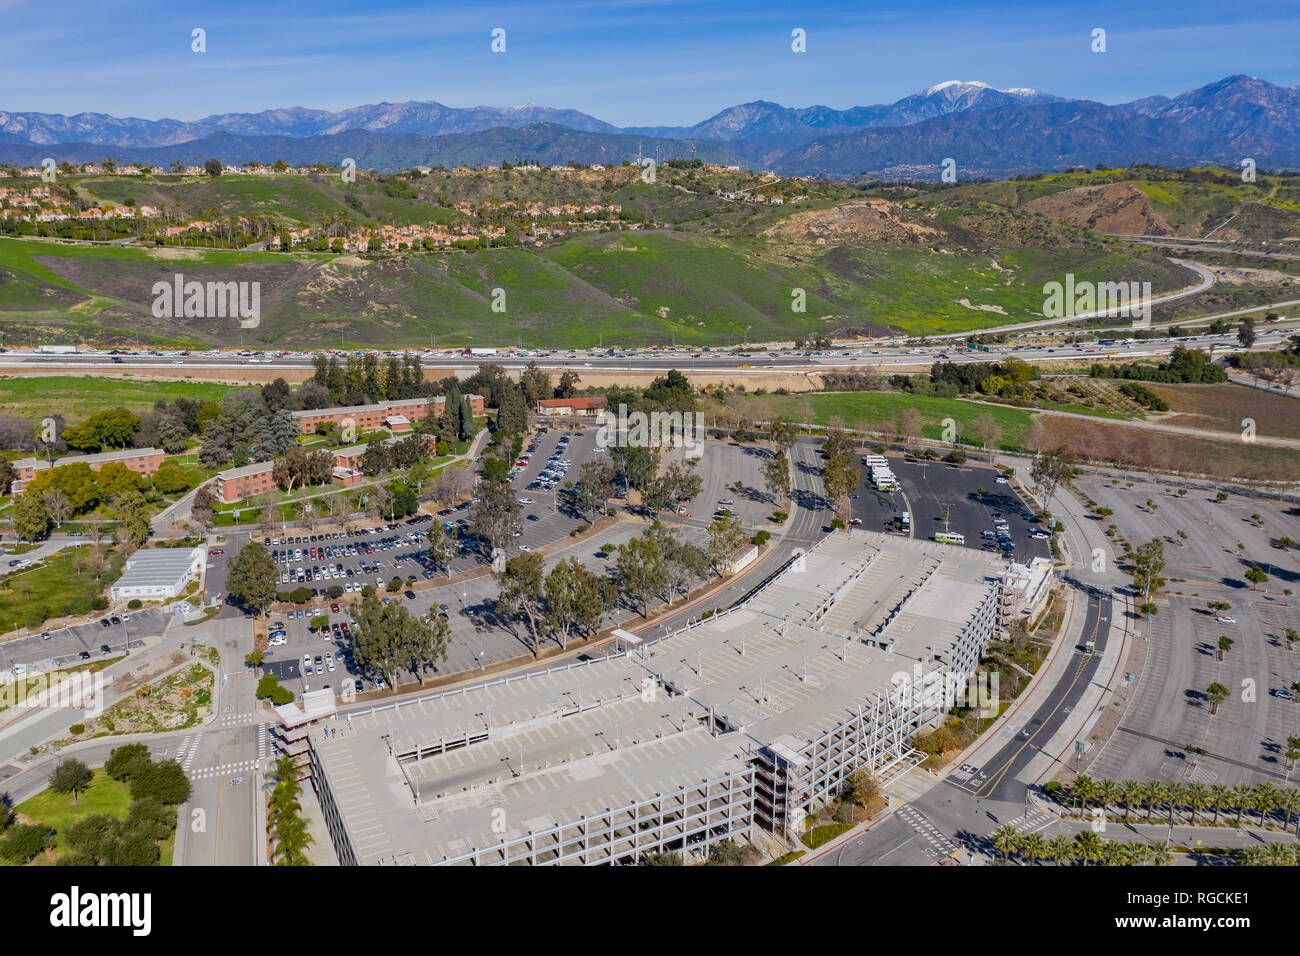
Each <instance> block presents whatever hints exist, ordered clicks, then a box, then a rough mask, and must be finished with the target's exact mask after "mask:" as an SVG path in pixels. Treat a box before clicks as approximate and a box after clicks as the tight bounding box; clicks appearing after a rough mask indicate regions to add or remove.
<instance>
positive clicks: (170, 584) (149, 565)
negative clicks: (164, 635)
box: [109, 547, 207, 601]
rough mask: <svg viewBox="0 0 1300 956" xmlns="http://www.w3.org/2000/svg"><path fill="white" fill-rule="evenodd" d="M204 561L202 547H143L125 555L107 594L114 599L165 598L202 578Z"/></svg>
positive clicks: (204, 554) (204, 555)
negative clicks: (121, 566) (123, 568)
mask: <svg viewBox="0 0 1300 956" xmlns="http://www.w3.org/2000/svg"><path fill="white" fill-rule="evenodd" d="M206 562H207V549H206V548H204V547H198V548H150V549H142V550H140V551H137V552H136V553H135V554H133V555H131V557H129V558H127V559H126V569H125V570H124V571H123V572H122V576H121V577H120V578H118V579H117V581H116V582H114V584H113V586H112V587H111V588H110V589H109V596H110V597H111V598H112V599H113V600H114V601H130V600H135V599H138V600H141V601H166V600H167V599H169V598H174V597H177V596H178V595H179V594H180V593H181V592H182V591H184V590H185V587H186V586H187V585H188V584H189V583H190V582H191V581H200V580H202V578H203V566H204V564H205V563H206Z"/></svg>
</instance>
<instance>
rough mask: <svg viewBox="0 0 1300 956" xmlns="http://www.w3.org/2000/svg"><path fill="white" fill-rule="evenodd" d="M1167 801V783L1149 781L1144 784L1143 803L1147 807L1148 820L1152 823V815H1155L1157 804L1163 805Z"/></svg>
mask: <svg viewBox="0 0 1300 956" xmlns="http://www.w3.org/2000/svg"><path fill="white" fill-rule="evenodd" d="M1164 799H1165V782H1164V781H1163V780H1148V781H1147V782H1146V783H1144V784H1142V802H1143V803H1145V804H1146V805H1147V820H1148V821H1150V819H1151V815H1152V814H1153V813H1155V810H1156V804H1159V803H1163V802H1164Z"/></svg>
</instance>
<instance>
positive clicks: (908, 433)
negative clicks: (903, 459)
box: [898, 408, 921, 442]
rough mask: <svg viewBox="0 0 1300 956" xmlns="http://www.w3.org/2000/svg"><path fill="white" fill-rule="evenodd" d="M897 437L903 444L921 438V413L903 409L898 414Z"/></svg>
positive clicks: (915, 410) (913, 409) (911, 409)
mask: <svg viewBox="0 0 1300 956" xmlns="http://www.w3.org/2000/svg"><path fill="white" fill-rule="evenodd" d="M898 437H899V438H901V439H902V440H903V441H904V442H914V441H916V440H917V439H919V438H920V437H921V413H920V412H919V411H918V410H917V409H915V408H905V409H903V410H902V411H901V412H899V413H898Z"/></svg>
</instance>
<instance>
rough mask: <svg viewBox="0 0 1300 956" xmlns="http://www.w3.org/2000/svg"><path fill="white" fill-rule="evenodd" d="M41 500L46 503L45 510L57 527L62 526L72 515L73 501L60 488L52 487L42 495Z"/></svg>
mask: <svg viewBox="0 0 1300 956" xmlns="http://www.w3.org/2000/svg"><path fill="white" fill-rule="evenodd" d="M41 501H43V502H44V503H45V510H46V511H47V512H48V513H49V516H50V520H51V521H53V522H54V524H55V526H56V527H62V525H63V522H65V521H67V520H68V519H69V518H70V517H72V502H70V501H68V496H67V495H65V494H64V493H63V492H62V491H60V490H59V489H58V488H52V489H50V490H49V491H47V492H45V494H43V495H41Z"/></svg>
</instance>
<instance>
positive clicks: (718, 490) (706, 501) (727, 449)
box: [665, 439, 777, 528]
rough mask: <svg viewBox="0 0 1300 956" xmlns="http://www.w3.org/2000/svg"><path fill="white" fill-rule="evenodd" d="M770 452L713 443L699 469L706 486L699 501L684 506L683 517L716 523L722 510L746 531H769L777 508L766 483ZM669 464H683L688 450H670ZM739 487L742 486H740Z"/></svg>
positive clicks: (708, 443) (708, 445) (763, 448)
mask: <svg viewBox="0 0 1300 956" xmlns="http://www.w3.org/2000/svg"><path fill="white" fill-rule="evenodd" d="M770 453H771V450H770V448H768V446H766V445H761V446H760V445H752V444H747V445H741V444H738V443H737V442H733V441H718V440H714V439H710V440H708V441H706V442H705V443H704V450H703V454H702V455H701V458H700V460H699V462H698V464H697V465H696V473H697V474H698V475H699V476H700V477H701V478H702V479H703V481H704V484H703V485H702V487H701V489H700V494H699V496H698V497H696V499H695V500H694V501H692V502H690V503H688V504H687V505H685V512H684V513H683V516H684V517H690V518H695V519H699V520H702V521H706V522H707V521H711V520H713V516H714V514H716V513H717V512H718V511H720V510H726V511H730V512H731V513H732V514H733V515H735V516H736V517H737V518H739V519H740V523H741V524H742V525H744V526H745V527H746V528H769V527H771V521H770V520H769V518H770V516H771V514H772V512H773V511H775V510H776V508H777V505H776V503H775V502H774V501H773V499H772V498H771V496H770V495H768V493H767V486H766V484H765V483H764V481H763V463H764V462H765V461H767V458H768V456H769V455H770ZM665 457H666V458H667V460H669V461H672V460H684V459H685V457H686V452H685V449H681V448H675V449H671V450H670V451H669V452H668V453H667V454H666V456H665ZM738 484H739V486H737V485H738Z"/></svg>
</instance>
